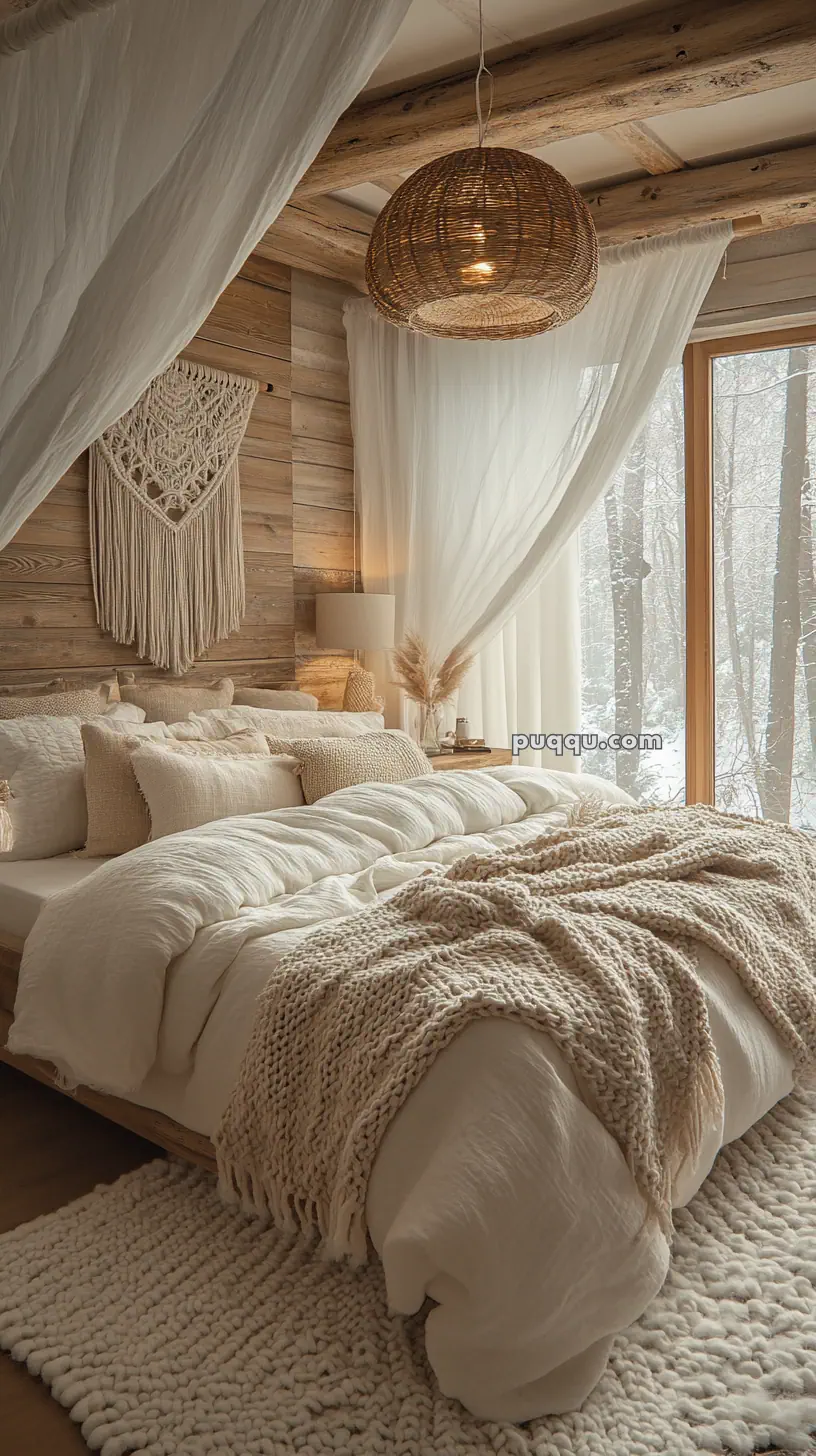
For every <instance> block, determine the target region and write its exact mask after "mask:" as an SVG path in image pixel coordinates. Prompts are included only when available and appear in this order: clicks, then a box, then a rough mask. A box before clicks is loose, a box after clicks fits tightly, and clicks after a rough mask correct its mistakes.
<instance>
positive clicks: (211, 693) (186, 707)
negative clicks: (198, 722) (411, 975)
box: [119, 673, 234, 723]
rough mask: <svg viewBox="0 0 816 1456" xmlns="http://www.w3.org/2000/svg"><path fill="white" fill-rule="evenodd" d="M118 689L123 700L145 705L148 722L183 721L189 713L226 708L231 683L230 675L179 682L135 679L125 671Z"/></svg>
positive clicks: (231, 689) (230, 697)
mask: <svg viewBox="0 0 816 1456" xmlns="http://www.w3.org/2000/svg"><path fill="white" fill-rule="evenodd" d="M129 679H131V680H129ZM119 692H120V693H121V695H122V702H123V703H136V704H137V705H138V706H139V707H140V708H144V710H145V717H146V718H147V721H148V723H182V722H183V721H184V719H185V718H187V717H188V715H189V714H190V713H205V712H206V711H207V710H208V709H209V708H228V707H229V706H230V704H231V702H232V695H233V692H234V684H233V681H232V678H231V677H222V678H219V680H218V682H214V683H178V682H173V681H172V680H168V681H165V680H164V679H159V680H155V679H153V680H148V679H146V678H140V679H139V680H138V681H136V680H135V679H132V677H131V674H130V673H126V674H124V675H123V677H122V680H121V682H120V684H119Z"/></svg>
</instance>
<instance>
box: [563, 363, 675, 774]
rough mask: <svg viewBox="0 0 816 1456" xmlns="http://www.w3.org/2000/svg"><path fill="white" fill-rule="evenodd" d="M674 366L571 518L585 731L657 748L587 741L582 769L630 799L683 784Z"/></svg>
mask: <svg viewBox="0 0 816 1456" xmlns="http://www.w3.org/2000/svg"><path fill="white" fill-rule="evenodd" d="M684 543H685V465H684V448H683V371H682V369H680V368H677V369H672V370H670V371H669V372H668V373H667V374H666V375H664V378H663V383H662V386H661V388H660V391H659V393H658V395H657V398H656V399H655V402H654V404H653V406H652V409H651V412H650V415H649V420H648V423H647V425H646V428H645V430H644V432H643V434H642V435H641V437H640V439H639V440H638V442H637V444H636V445H635V447H634V449H633V450H632V452H631V454H630V456H629V458H628V460H627V461H626V462H625V464H624V466H623V468H622V469H621V470H620V471H619V473H618V475H617V476H616V478H615V480H614V481H613V483H612V485H611V487H610V489H609V490H608V491H607V493H606V495H605V497H604V498H603V500H601V501H599V502H598V504H597V505H596V506H595V507H594V508H593V510H592V511H590V513H589V515H588V516H587V518H586V520H585V521H584V524H583V526H582V527H581V541H580V546H581V661H582V705H581V706H582V714H581V725H582V728H583V731H584V732H585V733H590V734H597V736H598V738H599V739H601V740H604V741H605V740H606V739H607V738H608V736H609V735H610V734H612V733H618V734H621V735H623V734H627V733H633V734H636V735H640V734H644V733H646V734H657V735H659V736H660V738H661V741H662V748H660V749H649V750H638V749H632V750H619V751H618V752H612V751H610V750H606V751H601V750H598V749H596V750H590V751H589V752H587V753H585V754H584V759H583V761H584V767H585V768H586V769H587V770H588V772H590V773H595V774H599V775H600V776H601V777H602V778H611V779H614V780H615V781H616V782H617V783H618V784H620V786H621V788H624V789H626V790H627V791H628V792H629V793H630V794H633V795H634V796H635V798H637V799H639V800H640V801H641V802H644V803H648V802H653V801H657V802H664V803H665V802H667V801H671V802H674V803H682V801H683V796H684V792H685V703H684V699H685V607H684V598H685V564H684V556H685V544H684Z"/></svg>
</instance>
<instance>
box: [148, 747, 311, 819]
mask: <svg viewBox="0 0 816 1456" xmlns="http://www.w3.org/2000/svg"><path fill="white" fill-rule="evenodd" d="M130 761H131V764H132V765H133V772H134V773H135V775H136V778H137V779H138V781H139V787H140V788H141V791H142V793H143V794H144V796H145V799H146V800H147V807H148V809H149V811H150V821H151V826H152V827H151V835H150V837H151V839H162V838H164V836H165V835H166V834H178V833H180V832H181V831H182V830H184V829H195V828H196V827H197V826H198V825H199V824H209V823H210V822H211V821H212V820H213V819H229V818H232V817H233V816H234V815H237V814H260V813H263V812H266V811H268V810H270V809H288V808H291V807H293V806H295V805H297V804H302V803H303V793H302V790H301V787H300V781H299V779H298V777H297V774H296V773H295V760H294V759H293V758H283V757H279V758H258V757H248V756H245V757H241V758H223V757H217V758H207V757H203V756H199V755H196V756H195V757H191V758H186V757H183V756H182V755H181V754H178V753H167V751H166V749H165V748H163V747H162V746H160V745H158V744H151V743H146V744H142V746H141V747H139V748H138V749H137V750H136V752H135V753H133V754H131V759H130Z"/></svg>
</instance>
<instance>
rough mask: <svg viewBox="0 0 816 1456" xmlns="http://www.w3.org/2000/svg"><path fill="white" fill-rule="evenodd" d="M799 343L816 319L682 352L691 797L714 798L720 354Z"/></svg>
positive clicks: (813, 333) (815, 327) (811, 338)
mask: <svg viewBox="0 0 816 1456" xmlns="http://www.w3.org/2000/svg"><path fill="white" fill-rule="evenodd" d="M796 344H814V345H816V324H805V325H801V326H799V327H797V328H787V329H775V330H767V331H766V332H764V333H753V334H731V335H729V336H720V337H718V338H714V339H701V340H700V341H699V342H696V343H692V344H689V345H688V346H687V348H686V351H685V354H684V355H683V396H684V414H685V456H686V459H685V472H686V803H687V804H713V803H714V789H715V781H714V775H715V757H716V752H715V713H716V703H715V697H714V435H713V420H714V398H713V378H714V373H713V367H712V366H713V362H714V360H715V359H722V358H725V357H727V356H728V355H731V354H760V353H763V352H764V351H765V350H771V349H786V348H791V347H792V346H794V345H796Z"/></svg>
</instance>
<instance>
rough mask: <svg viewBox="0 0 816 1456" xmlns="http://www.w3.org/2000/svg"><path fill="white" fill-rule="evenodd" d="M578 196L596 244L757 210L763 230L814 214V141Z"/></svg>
mask: <svg viewBox="0 0 816 1456" xmlns="http://www.w3.org/2000/svg"><path fill="white" fill-rule="evenodd" d="M584 195H585V199H586V201H587V203H588V204H589V209H590V212H591V213H592V216H593V219H594V222H595V227H596V229H597V232H598V237H599V238H600V241H601V243H602V244H609V243H627V242H630V241H631V240H632V239H633V238H640V237H653V236H655V235H656V234H658V233H671V232H676V231H677V230H678V229H679V228H684V227H692V226H693V225H694V224H695V223H701V222H714V221H717V220H719V219H723V218H740V217H745V216H749V215H751V216H753V217H756V215H757V214H759V215H760V216H761V217H762V229H763V231H766V232H771V231H773V230H774V229H776V228H783V227H792V226H793V225H794V224H795V223H798V222H811V221H812V220H813V219H814V218H816V146H807V147H792V148H791V149H790V150H788V151H783V152H767V153H764V154H763V155H762V156H754V157H745V158H743V159H742V160H741V161H737V162H714V163H712V164H711V165H710V166H707V167H690V168H688V169H686V170H685V171H682V172H671V173H669V174H667V175H665V176H662V177H653V178H650V180H649V181H648V182H644V181H637V182H619V183H617V184H616V185H615V186H613V187H600V188H598V189H597V190H595V191H593V192H588V193H585V194H584Z"/></svg>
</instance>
